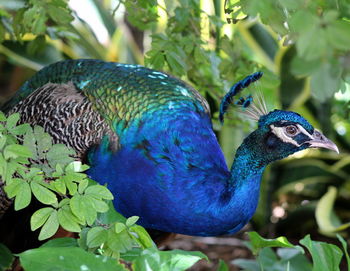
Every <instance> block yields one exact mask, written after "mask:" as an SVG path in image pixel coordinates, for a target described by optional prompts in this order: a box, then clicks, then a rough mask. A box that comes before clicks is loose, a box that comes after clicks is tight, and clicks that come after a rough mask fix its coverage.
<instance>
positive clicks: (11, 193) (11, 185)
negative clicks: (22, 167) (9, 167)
mask: <svg viewBox="0 0 350 271" xmlns="http://www.w3.org/2000/svg"><path fill="white" fill-rule="evenodd" d="M23 182H24V180H22V179H19V178H13V179H11V180H9V181H8V182H7V185H6V186H5V192H6V194H7V196H8V197H9V198H13V197H15V196H16V195H17V194H18V193H19V190H20V189H21V185H22V183H23Z"/></svg>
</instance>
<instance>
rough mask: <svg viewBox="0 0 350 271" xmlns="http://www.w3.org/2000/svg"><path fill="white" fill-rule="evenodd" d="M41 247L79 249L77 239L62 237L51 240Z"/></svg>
mask: <svg viewBox="0 0 350 271" xmlns="http://www.w3.org/2000/svg"><path fill="white" fill-rule="evenodd" d="M40 247H78V242H77V239H75V238H71V237H62V238H55V239H52V240H49V241H47V242H46V243H44V244H42V245H41V246H40Z"/></svg>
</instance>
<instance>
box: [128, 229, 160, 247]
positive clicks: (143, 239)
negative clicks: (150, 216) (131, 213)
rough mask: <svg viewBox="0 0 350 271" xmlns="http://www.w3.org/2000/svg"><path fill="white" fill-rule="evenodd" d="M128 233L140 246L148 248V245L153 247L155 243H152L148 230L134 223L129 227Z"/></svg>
mask: <svg viewBox="0 0 350 271" xmlns="http://www.w3.org/2000/svg"><path fill="white" fill-rule="evenodd" d="M129 231H130V233H134V234H132V236H133V238H134V240H135V241H136V242H137V243H139V245H140V246H141V247H142V248H150V247H155V244H154V243H153V240H152V238H151V236H150V235H149V234H148V232H147V231H146V230H145V229H144V228H143V227H141V226H139V225H135V226H132V227H131V228H130V229H129Z"/></svg>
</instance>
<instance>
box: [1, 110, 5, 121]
mask: <svg viewBox="0 0 350 271" xmlns="http://www.w3.org/2000/svg"><path fill="white" fill-rule="evenodd" d="M0 121H6V116H5V114H4V113H3V112H1V111H0Z"/></svg>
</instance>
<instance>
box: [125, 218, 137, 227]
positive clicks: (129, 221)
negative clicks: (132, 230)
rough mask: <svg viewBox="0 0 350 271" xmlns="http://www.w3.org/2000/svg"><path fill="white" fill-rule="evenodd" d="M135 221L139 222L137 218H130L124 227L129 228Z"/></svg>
mask: <svg viewBox="0 0 350 271" xmlns="http://www.w3.org/2000/svg"><path fill="white" fill-rule="evenodd" d="M137 220H139V217H138V216H131V217H129V218H128V219H127V220H126V223H125V224H126V226H128V227H131V226H132V225H134V224H135V223H136V222H137Z"/></svg>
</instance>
